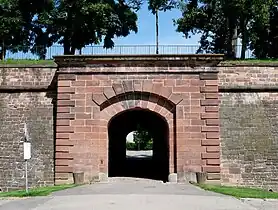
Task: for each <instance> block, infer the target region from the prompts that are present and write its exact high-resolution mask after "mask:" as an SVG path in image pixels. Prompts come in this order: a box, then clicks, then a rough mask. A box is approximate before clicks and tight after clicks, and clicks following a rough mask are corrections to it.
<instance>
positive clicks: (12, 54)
mask: <svg viewBox="0 0 278 210" xmlns="http://www.w3.org/2000/svg"><path fill="white" fill-rule="evenodd" d="M199 47H200V46H199V45H160V46H159V54H195V53H196V52H197V50H198V49H199ZM43 50H44V48H43V47H36V48H35V49H33V50H32V52H31V50H30V49H29V48H24V47H20V48H13V49H9V50H7V52H6V55H5V59H6V60H7V59H40V56H39V55H38V54H39V53H38V52H41V51H43ZM63 52H64V49H63V46H61V45H54V46H51V47H49V48H47V50H46V54H45V58H44V59H52V58H53V56H56V55H63ZM155 52H156V46H155V45H117V46H115V47H114V48H112V49H105V48H103V46H86V47H85V48H82V50H81V54H82V55H109V54H110V55H111V54H117V55H124V54H128V55H132V54H138V55H140V54H150V55H151V54H155ZM240 52H241V46H240V45H239V46H238V47H237V57H240ZM75 54H76V55H78V54H80V52H79V50H76V52H75ZM246 58H252V52H251V51H246Z"/></svg>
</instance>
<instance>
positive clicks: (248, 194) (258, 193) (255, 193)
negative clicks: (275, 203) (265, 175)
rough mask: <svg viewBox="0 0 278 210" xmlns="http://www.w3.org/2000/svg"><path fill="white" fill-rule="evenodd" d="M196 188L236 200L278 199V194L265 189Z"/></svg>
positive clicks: (203, 186) (205, 186)
mask: <svg viewBox="0 0 278 210" xmlns="http://www.w3.org/2000/svg"><path fill="white" fill-rule="evenodd" d="M196 186H198V187H200V188H202V189H204V190H207V191H212V192H216V193H221V194H224V195H230V196H233V197H236V198H261V199H265V198H269V199H278V193H276V192H269V191H266V190H263V189H256V188H247V187H231V186H220V185H207V184H200V185H199V184H196Z"/></svg>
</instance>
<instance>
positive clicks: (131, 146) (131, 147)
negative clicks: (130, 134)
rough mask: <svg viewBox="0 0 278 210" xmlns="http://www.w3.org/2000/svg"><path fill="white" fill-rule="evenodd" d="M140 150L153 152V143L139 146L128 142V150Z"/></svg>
mask: <svg viewBox="0 0 278 210" xmlns="http://www.w3.org/2000/svg"><path fill="white" fill-rule="evenodd" d="M138 148H140V150H152V149H153V142H152V141H149V142H147V143H146V144H143V145H140V146H139V145H138V144H136V143H133V142H126V150H131V151H138V150H139V149H138Z"/></svg>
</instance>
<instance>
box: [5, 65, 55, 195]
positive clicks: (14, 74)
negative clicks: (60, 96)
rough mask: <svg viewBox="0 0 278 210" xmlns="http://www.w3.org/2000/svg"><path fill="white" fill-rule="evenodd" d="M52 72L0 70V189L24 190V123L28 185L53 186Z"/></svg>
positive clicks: (32, 69)
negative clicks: (28, 148) (28, 157)
mask: <svg viewBox="0 0 278 210" xmlns="http://www.w3.org/2000/svg"><path fill="white" fill-rule="evenodd" d="M55 71H56V69H55V68H54V69H52V68H1V69H0V72H1V75H0V189H1V190H2V191H9V190H13V189H18V188H24V187H25V162H24V159H23V143H22V141H24V123H26V124H27V128H28V134H29V137H30V139H29V140H30V142H31V145H32V158H31V160H29V161H28V177H29V186H30V187H34V186H44V185H53V184H54V173H53V171H54V152H53V150H54V126H53V122H54V115H55V113H54V112H53V110H54V104H53V101H55V89H49V88H48V87H49V85H50V83H51V81H52V80H53V77H54V75H55Z"/></svg>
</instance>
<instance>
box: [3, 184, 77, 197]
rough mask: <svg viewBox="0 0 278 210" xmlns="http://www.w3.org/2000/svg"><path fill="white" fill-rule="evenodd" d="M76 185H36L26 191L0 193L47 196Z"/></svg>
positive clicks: (14, 195)
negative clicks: (36, 186)
mask: <svg viewBox="0 0 278 210" xmlns="http://www.w3.org/2000/svg"><path fill="white" fill-rule="evenodd" d="M76 186H78V185H74V184H65V185H55V186H47V187H38V188H31V189H29V192H28V193H26V192H25V190H15V191H11V192H2V193H0V198H1V197H34V196H47V195H49V194H51V193H53V192H56V191H60V190H66V189H69V188H73V187H76Z"/></svg>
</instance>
